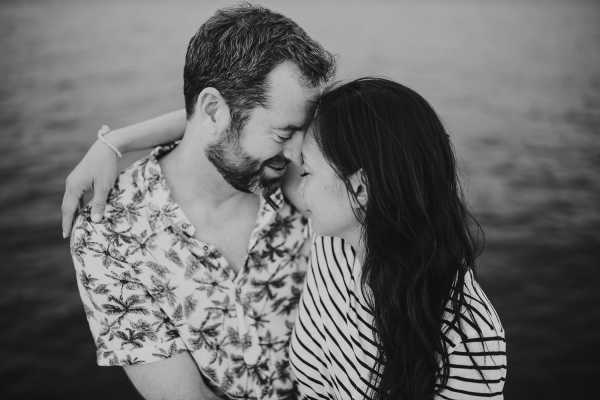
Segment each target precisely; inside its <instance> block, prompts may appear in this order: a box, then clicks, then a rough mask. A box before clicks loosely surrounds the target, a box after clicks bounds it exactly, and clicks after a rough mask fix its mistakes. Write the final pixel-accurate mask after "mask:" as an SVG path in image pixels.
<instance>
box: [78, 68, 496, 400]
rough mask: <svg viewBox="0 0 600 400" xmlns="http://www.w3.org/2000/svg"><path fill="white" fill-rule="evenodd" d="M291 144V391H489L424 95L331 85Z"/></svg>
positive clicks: (491, 357) (476, 306)
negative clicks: (299, 165) (305, 229)
mask: <svg viewBox="0 0 600 400" xmlns="http://www.w3.org/2000/svg"><path fill="white" fill-rule="evenodd" d="M178 124H180V122H179V116H177V115H175V114H171V115H170V116H168V117H163V118H161V119H159V120H156V121H153V122H150V123H145V124H143V125H141V126H139V128H141V129H139V131H140V132H141V131H147V130H150V131H153V133H152V135H151V137H150V138H147V137H146V139H145V142H144V140H141V139H140V138H141V135H137V134H136V133H135V131H136V127H134V128H133V129H132V128H128V129H129V133H130V134H129V137H130V138H131V137H136V136H137V138H136V140H137V143H138V144H141V143H143V144H144V145H148V146H149V145H152V144H154V143H158V142H164V141H167V139H172V138H173V137H174V136H176V132H177V131H178V128H179V126H178ZM115 137H117V136H116V135H115ZM152 142H154V143H152ZM100 146H103V145H102V144H100ZM141 147H143V146H141ZM120 148H121V149H124V148H125V149H126V148H127V146H125V145H123V144H121V146H120ZM106 151H108V152H110V150H106ZM89 154H91V156H89V157H92V156H94V157H96V155H97V154H100V153H99V152H98V151H96V152H91V153H89ZM98 157H99V160H98V161H95V160H93V159H92V160H87V161H86V162H85V163H84V164H85V165H88V166H89V165H94V164H95V165H96V166H97V165H98V163H103V164H105V163H106V161H105V160H106V158H102V157H104V156H98ZM303 157H304V165H303V168H304V171H303V174H302V178H301V183H300V188H299V191H300V193H301V194H303V196H304V201H303V202H304V204H302V205H301V206H302V207H303V208H305V210H306V213H307V215H309V216H310V219H311V223H312V227H313V229H314V230H315V232H316V233H317V234H318V235H319V236H318V237H317V238H316V239H315V243H314V247H313V251H312V265H311V268H310V269H309V272H308V274H307V278H306V284H305V289H304V292H303V294H302V298H301V300H300V306H299V311H298V318H297V322H296V325H295V328H294V334H293V335H292V340H291V347H290V362H291V364H292V367H293V370H294V372H295V375H296V378H297V381H298V383H299V389H300V391H301V393H302V395H303V396H304V397H305V398H308V399H313V398H315V399H316V398H324V399H328V398H332V399H359V398H371V399H425V398H432V397H435V398H441V399H459V398H460V399H462V398H479V397H486V398H490V397H491V398H502V389H503V386H504V381H505V376H506V350H505V340H504V330H503V328H502V325H501V323H500V320H499V318H498V316H497V314H496V312H495V310H494V308H493V307H492V305H491V303H490V302H489V300H488V298H487V297H486V296H485V294H484V293H483V291H482V290H481V288H480V286H479V285H478V284H477V282H476V280H475V273H474V266H475V258H476V255H477V244H476V240H475V239H476V238H475V237H474V235H473V233H472V231H471V229H472V228H473V227H477V224H476V223H475V224H472V223H471V221H472V220H471V219H470V217H469V214H468V212H467V210H466V208H465V206H464V203H463V201H462V198H461V194H460V189H459V186H458V182H457V178H456V166H455V161H454V155H453V153H452V148H451V144H450V141H449V137H448V135H447V134H446V132H445V130H444V128H443V126H442V124H441V123H440V121H439V119H438V117H437V115H436V114H435V112H434V111H433V109H432V108H431V107H430V106H429V104H428V103H427V102H426V101H425V100H424V99H423V98H422V97H421V96H419V95H418V94H417V93H415V92H414V91H412V90H410V89H408V88H406V87H404V86H402V85H400V84H398V83H395V82H392V81H389V80H384V79H374V78H364V79H359V80H355V81H352V82H349V83H347V84H345V85H342V86H339V87H337V88H334V89H332V90H330V91H328V92H326V93H325V94H324V95H323V96H322V98H321V100H320V104H319V106H318V110H317V113H316V116H315V120H314V121H313V123H312V125H311V128H310V130H309V132H308V133H307V135H306V138H305V141H304V144H303ZM113 171H115V170H113V169H109V173H105V174H104V176H108V180H110V179H113V177H112V174H113V173H116V172H113ZM79 175H82V174H81V173H80V174H79ZM83 175H85V174H83ZM88 175H89V174H88ZM105 181H107V179H106V178H105ZM108 183H109V182H106V184H107V185H105V186H108V187H110V186H111V185H110V184H108ZM96 186H98V185H96ZM102 195H103V193H102V192H100V191H98V190H96V194H95V197H96V198H101V197H102ZM67 214H68V213H67ZM473 222H474V221H473Z"/></svg>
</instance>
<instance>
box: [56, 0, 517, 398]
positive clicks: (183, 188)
mask: <svg viewBox="0 0 600 400" xmlns="http://www.w3.org/2000/svg"><path fill="white" fill-rule="evenodd" d="M334 70H335V65H334V60H333V57H332V56H331V55H330V53H328V52H327V51H326V50H324V49H323V48H322V47H321V46H320V45H319V44H318V43H317V42H316V41H314V40H313V39H312V38H310V37H309V36H308V35H307V34H306V33H305V32H304V30H302V29H301V28H300V27H299V26H298V25H297V24H296V23H294V22H293V21H292V20H290V19H289V18H287V17H285V16H283V15H281V14H278V13H275V12H272V11H270V10H268V9H265V8H262V7H255V6H251V5H246V6H239V7H234V8H228V9H221V10H218V11H217V12H216V14H215V15H213V16H212V17H211V18H209V19H208V20H207V21H206V22H205V23H204V24H203V25H202V26H201V27H200V28H199V30H198V31H197V33H196V34H195V35H194V36H193V37H192V39H191V40H190V42H189V45H188V48H187V53H186V58H185V67H184V74H183V78H184V85H183V86H184V98H185V110H182V111H177V112H173V113H170V114H166V115H164V116H161V117H158V118H155V119H153V120H149V121H146V122H143V123H140V124H136V125H132V126H130V127H126V128H123V129H118V130H114V131H110V130H102V131H100V132H99V135H98V138H99V140H98V141H97V142H96V143H95V144H94V145H93V146H92V148H91V149H90V151H89V152H88V153H87V154H86V156H85V157H84V159H83V160H82V161H81V163H80V164H79V165H78V166H77V167H76V168H75V170H74V171H73V172H72V173H71V174H70V176H69V178H68V179H67V190H66V193H65V197H64V200H63V230H64V236H68V235H69V234H70V236H71V239H70V247H71V253H72V256H73V263H74V266H75V270H76V276H77V284H78V288H79V292H80V295H81V300H82V302H83V306H84V311H85V314H86V317H87V320H88V322H89V326H90V330H91V332H92V336H93V338H94V342H95V345H96V349H97V361H98V364H99V365H112V366H122V367H123V368H124V370H125V371H126V373H127V375H128V377H129V379H130V380H131V381H132V383H133V384H134V385H135V387H136V388H137V390H138V391H139V392H140V393H141V394H142V396H143V397H144V398H146V399H220V398H222V399H296V398H303V399H431V398H436V399H472V398H502V397H503V386H504V382H505V377H506V347H505V339H504V329H503V327H502V325H501V322H500V319H499V317H498V315H497V313H496V311H495V310H494V308H493V306H492V304H491V303H490V301H489V299H488V298H487V297H486V295H485V293H484V292H483V291H482V289H481V287H480V286H479V284H478V283H477V280H476V274H475V270H474V268H475V259H476V257H477V255H478V250H479V248H478V241H477V239H478V237H479V236H478V229H477V227H478V225H477V224H476V223H475V222H474V221H473V219H472V218H471V217H470V214H469V212H468V210H467V209H466V208H465V205H464V202H463V200H462V195H461V193H460V187H459V183H458V181H457V174H456V165H455V159H454V155H453V151H452V146H451V142H450V139H449V136H448V134H447V133H446V131H445V130H444V127H443V126H442V124H441V122H440V120H439V118H438V116H437V115H436V113H435V112H434V110H433V109H432V108H431V106H430V105H429V104H428V102H427V101H426V100H424V99H423V98H422V97H421V96H420V95H419V94H418V93H416V92H414V91H413V90H411V89H409V88H408V87H406V86H403V85H402V84H400V83H396V82H393V81H390V80H386V79H380V78H361V79H357V80H354V81H351V82H347V83H344V84H338V85H334V86H331V85H329V86H328V84H329V82H330V80H331V78H332V77H333V75H334V72H335V71H334ZM161 144H162V145H161ZM154 146H157V147H155V148H154V150H153V151H152V152H151V153H150V154H149V155H147V156H146V157H143V158H142V159H140V160H138V161H137V162H135V163H133V164H132V165H131V166H129V167H128V168H127V169H125V170H124V171H123V172H121V173H120V174H118V176H117V159H118V157H120V156H121V154H122V153H123V152H129V151H133V150H141V149H146V148H150V147H154ZM90 187H93V191H94V198H93V200H92V202H91V204H90V205H88V206H86V207H83V208H81V209H79V210H78V213H77V215H76V216H75V218H74V221H72V219H73V214H74V212H75V209H76V208H77V205H78V202H79V198H80V196H81V194H82V192H83V191H85V190H87V189H88V188H90Z"/></svg>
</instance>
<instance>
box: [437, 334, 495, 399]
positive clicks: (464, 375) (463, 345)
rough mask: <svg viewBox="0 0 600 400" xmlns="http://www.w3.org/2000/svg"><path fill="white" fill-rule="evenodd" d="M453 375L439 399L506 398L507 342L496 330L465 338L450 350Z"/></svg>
mask: <svg viewBox="0 0 600 400" xmlns="http://www.w3.org/2000/svg"><path fill="white" fill-rule="evenodd" d="M449 367H450V369H449V377H448V381H447V382H446V384H445V385H441V383H440V380H439V379H438V383H437V389H438V390H439V392H437V393H436V395H435V397H434V398H435V399H436V400H439V399H452V400H454V399H457V400H458V399H461V400H463V399H464V400H472V399H483V398H485V399H503V398H504V395H503V389H504V382H505V380H506V342H505V340H504V337H503V336H498V335H497V333H496V332H493V331H491V332H489V334H485V333H484V334H482V337H481V338H480V337H474V338H469V339H465V340H463V341H461V342H460V343H458V344H457V345H456V346H455V347H454V348H452V350H451V352H450V354H449Z"/></svg>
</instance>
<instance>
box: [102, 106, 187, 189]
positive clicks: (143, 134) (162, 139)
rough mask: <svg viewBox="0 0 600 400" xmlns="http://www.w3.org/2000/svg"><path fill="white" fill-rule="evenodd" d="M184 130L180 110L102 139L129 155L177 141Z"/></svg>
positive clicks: (113, 132)
mask: <svg viewBox="0 0 600 400" xmlns="http://www.w3.org/2000/svg"><path fill="white" fill-rule="evenodd" d="M184 129H185V110H183V109H182V110H177V111H173V112H170V113H168V114H164V115H161V116H160V117H156V118H152V119H149V120H146V121H143V122H139V123H137V124H134V125H129V126H126V127H125V128H121V129H115V130H114V131H111V132H109V133H108V134H106V136H104V137H105V138H106V139H107V140H108V141H109V142H111V143H112V144H114V145H115V146H117V148H118V149H119V151H121V153H129V152H132V151H136V150H144V149H148V148H150V147H154V146H156V145H158V144H161V143H167V142H172V141H173V140H176V139H179V138H180V137H181V135H183V130H184ZM111 186H112V185H111Z"/></svg>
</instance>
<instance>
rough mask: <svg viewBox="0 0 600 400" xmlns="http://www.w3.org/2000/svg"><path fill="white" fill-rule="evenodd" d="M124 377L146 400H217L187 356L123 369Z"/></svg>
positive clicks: (190, 358)
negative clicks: (125, 374)
mask: <svg viewBox="0 0 600 400" xmlns="http://www.w3.org/2000/svg"><path fill="white" fill-rule="evenodd" d="M124 369H125V372H126V373H127V376H128V377H129V379H130V380H131V382H132V383H133V385H134V386H135V388H136V389H137V390H138V392H140V394H141V395H142V396H143V397H144V399H146V400H218V399H221V397H219V396H217V395H216V394H214V393H213V392H212V391H211V390H210V389H209V388H208V387H207V386H206V384H205V383H204V380H203V379H202V376H201V375H200V371H198V368H197V366H196V364H195V363H194V360H193V359H192V357H191V356H190V354H189V353H180V354H177V355H174V356H172V357H170V358H168V359H166V360H163V361H158V362H153V363H149V364H143V365H136V366H127V367H124Z"/></svg>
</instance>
